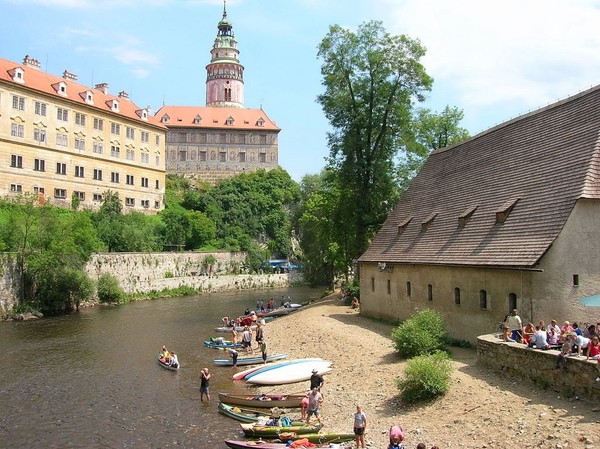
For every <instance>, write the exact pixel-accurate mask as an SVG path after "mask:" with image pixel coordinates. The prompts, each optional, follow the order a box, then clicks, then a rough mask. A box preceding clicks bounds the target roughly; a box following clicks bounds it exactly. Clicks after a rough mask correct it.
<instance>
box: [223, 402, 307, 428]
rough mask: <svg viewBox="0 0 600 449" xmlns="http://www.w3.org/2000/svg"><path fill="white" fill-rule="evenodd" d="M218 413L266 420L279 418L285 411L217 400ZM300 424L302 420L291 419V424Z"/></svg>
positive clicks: (250, 419)
mask: <svg viewBox="0 0 600 449" xmlns="http://www.w3.org/2000/svg"><path fill="white" fill-rule="evenodd" d="M219 413H222V414H223V415H226V416H229V417H230V418H233V419H237V420H238V421H242V422H257V421H259V420H260V419H264V420H267V419H269V418H279V417H280V416H281V415H282V414H285V411H284V410H280V409H278V408H277V407H273V408H272V409H270V410H266V409H265V410H255V409H251V408H243V407H238V406H237V405H229V404H224V403H222V402H219ZM302 424H303V422H301V421H297V422H294V421H292V425H295V426H300V425H302Z"/></svg>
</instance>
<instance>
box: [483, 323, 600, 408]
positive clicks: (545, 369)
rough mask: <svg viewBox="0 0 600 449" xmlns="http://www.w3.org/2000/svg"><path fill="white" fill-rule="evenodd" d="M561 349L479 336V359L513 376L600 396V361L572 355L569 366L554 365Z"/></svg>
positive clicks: (573, 392)
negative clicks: (599, 364) (563, 367)
mask: <svg viewBox="0 0 600 449" xmlns="http://www.w3.org/2000/svg"><path fill="white" fill-rule="evenodd" d="M558 353H559V351H555V350H548V351H542V350H540V349H530V348H528V347H527V346H525V345H523V344H520V343H507V342H504V341H502V340H501V339H500V338H498V337H497V336H496V335H480V336H479V337H478V338H477V363H478V364H481V365H483V366H486V367H488V368H492V369H495V370H499V371H504V372H506V373H507V374H509V375H511V376H518V377H524V378H526V379H529V380H531V381H533V382H534V383H536V384H537V385H538V386H539V387H542V388H552V389H554V390H556V391H560V392H561V394H563V395H565V396H566V397H575V396H581V397H588V398H594V399H596V400H597V399H600V382H596V378H597V377H598V376H600V372H599V371H598V369H597V365H598V362H596V361H595V360H593V361H592V360H590V361H586V360H585V357H576V356H570V357H569V358H568V359H567V360H568V361H567V366H568V369H567V370H564V369H562V368H561V369H555V365H556V356H557V354H558Z"/></svg>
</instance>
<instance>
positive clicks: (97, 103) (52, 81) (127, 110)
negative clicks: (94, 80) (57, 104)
mask: <svg viewBox="0 0 600 449" xmlns="http://www.w3.org/2000/svg"><path fill="white" fill-rule="evenodd" d="M19 67H20V68H21V69H22V70H23V72H24V75H23V79H24V81H25V82H24V83H19V82H15V81H14V80H13V76H12V75H11V74H12V73H13V71H14V69H15V68H19ZM0 82H8V83H10V84H14V85H15V86H24V87H26V88H29V89H33V90H36V91H38V92H43V93H45V94H48V95H51V96H54V97H56V98H57V99H66V100H70V101H73V102H75V103H79V104H81V105H85V106H86V107H90V108H97V109H98V110H102V111H104V112H111V113H113V114H116V115H119V116H122V117H127V118H129V119H133V120H136V121H139V122H143V123H149V124H152V125H156V126H159V127H161V128H164V126H163V125H162V124H161V123H160V121H159V120H157V119H156V118H155V117H154V116H152V115H150V114H148V120H147V121H145V120H142V119H141V118H140V115H139V114H141V110H142V108H140V107H138V106H136V105H135V104H134V103H133V102H131V101H130V100H128V99H126V98H120V97H118V96H115V95H106V94H104V93H103V92H102V91H100V90H99V89H95V88H92V87H88V86H84V85H82V84H78V83H77V82H74V81H71V80H69V79H64V78H62V77H59V76H54V75H50V74H48V73H45V72H42V71H40V70H37V69H35V68H33V67H28V66H25V65H23V64H18V63H16V62H12V61H8V60H6V59H1V58H0ZM61 82H62V83H65V84H66V87H67V89H66V91H67V94H66V95H61V94H59V93H57V90H56V86H57V85H58V84H59V83H61ZM87 91H91V92H92V93H93V102H94V104H93V105H91V104H89V103H86V101H85V92H87ZM112 100H117V101H118V103H119V112H114V111H112V110H111V108H110V102H111V101H112Z"/></svg>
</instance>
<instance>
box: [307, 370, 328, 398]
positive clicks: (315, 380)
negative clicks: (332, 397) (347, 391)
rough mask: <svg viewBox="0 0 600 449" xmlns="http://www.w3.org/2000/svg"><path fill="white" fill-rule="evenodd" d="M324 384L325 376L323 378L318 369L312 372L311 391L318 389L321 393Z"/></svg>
mask: <svg viewBox="0 0 600 449" xmlns="http://www.w3.org/2000/svg"><path fill="white" fill-rule="evenodd" d="M324 383H325V379H323V376H321V375H320V374H319V372H318V371H317V370H316V369H314V370H312V374H311V376H310V389H311V390H312V389H313V388H316V389H317V390H318V391H319V392H320V391H321V387H322V386H323V384H324Z"/></svg>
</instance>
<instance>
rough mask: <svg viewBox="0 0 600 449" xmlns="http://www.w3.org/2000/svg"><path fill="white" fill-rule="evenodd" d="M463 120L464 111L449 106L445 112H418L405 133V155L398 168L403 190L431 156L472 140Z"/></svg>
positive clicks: (428, 110) (426, 110)
mask: <svg viewBox="0 0 600 449" xmlns="http://www.w3.org/2000/svg"><path fill="white" fill-rule="evenodd" d="M463 117H464V113H463V111H462V109H459V108H457V107H450V106H446V107H445V108H444V110H443V111H442V112H434V111H431V110H430V109H424V108H420V109H418V110H417V111H416V114H415V116H414V118H413V119H412V121H411V126H410V127H409V128H406V129H405V130H404V137H403V140H404V145H405V149H406V152H405V153H404V154H403V155H402V159H401V164H400V166H399V169H400V170H401V174H400V175H399V179H400V182H401V183H402V187H407V186H408V183H409V182H410V180H411V179H412V178H413V177H414V176H415V175H416V174H417V173H418V171H419V169H420V168H421V166H422V165H423V163H424V162H425V159H427V156H428V155H429V153H431V152H432V151H434V150H437V149H439V148H444V147H447V146H449V145H453V144H455V143H458V142H461V141H462V140H465V139H467V138H468V137H469V131H467V130H466V129H465V128H463V127H461V126H460V122H461V121H462V119H463Z"/></svg>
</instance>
